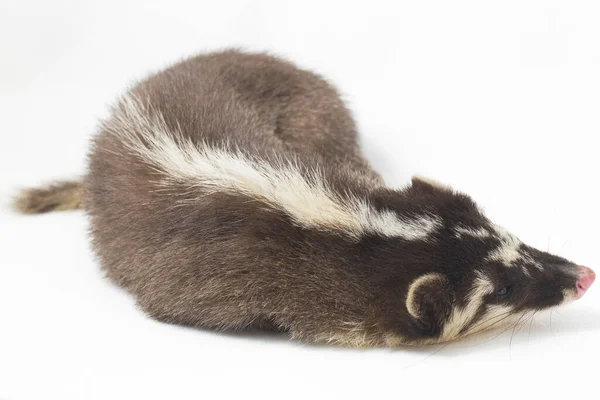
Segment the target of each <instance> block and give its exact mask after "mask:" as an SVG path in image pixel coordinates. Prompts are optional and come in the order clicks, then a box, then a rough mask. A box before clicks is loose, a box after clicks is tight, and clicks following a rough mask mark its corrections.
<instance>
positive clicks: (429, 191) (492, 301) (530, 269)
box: [405, 178, 595, 343]
mask: <svg viewBox="0 0 600 400" xmlns="http://www.w3.org/2000/svg"><path fill="white" fill-rule="evenodd" d="M407 194H408V196H409V197H412V199H411V200H412V201H411V202H412V203H413V204H420V205H421V206H422V211H421V212H423V210H426V211H427V212H428V213H431V214H432V215H435V216H437V217H439V219H440V220H441V221H442V225H441V227H440V229H439V230H438V231H436V232H434V233H432V234H431V235H430V236H429V237H428V238H427V239H426V240H425V241H424V243H421V244H420V245H419V246H413V248H414V249H416V250H415V251H412V252H410V255H409V257H408V258H409V259H410V260H412V265H413V266H414V271H416V273H417V275H415V276H413V278H412V280H411V281H410V282H408V283H407V290H406V301H405V307H406V311H407V313H408V314H409V315H410V317H411V318H412V322H413V324H414V325H413V330H411V331H410V332H411V334H410V335H409V336H411V339H410V341H414V342H415V343H423V342H443V341H449V340H454V339H457V338H460V337H464V336H467V335H470V334H473V333H476V332H479V331H482V330H484V329H487V328H490V327H493V326H497V325H500V324H502V323H505V322H506V321H510V320H514V318H515V317H517V318H518V317H520V316H522V315H523V314H524V313H526V312H528V311H538V310H543V309H546V308H549V307H554V306H557V305H560V304H562V303H565V302H568V301H571V300H574V299H578V298H580V297H581V296H583V294H584V293H585V291H586V290H587V289H588V288H589V287H590V286H591V285H592V283H593V281H594V278H595V274H594V272H593V271H592V270H591V269H589V268H587V267H583V266H578V265H576V264H574V263H572V262H570V261H568V260H566V259H564V258H561V257H558V256H555V255H552V254H549V253H547V252H544V251H540V250H537V249H535V248H533V247H530V246H528V245H526V244H524V243H522V242H521V241H520V240H519V239H518V238H517V237H516V236H514V235H513V234H511V233H510V232H508V231H507V230H505V229H503V228H502V227H500V226H498V225H496V224H494V223H493V222H491V221H490V220H489V219H488V218H486V217H485V216H484V215H483V213H482V212H481V210H480V209H479V208H478V207H477V205H476V204H475V203H474V202H473V201H472V200H471V199H470V198H469V197H467V196H466V195H464V194H461V193H456V192H454V191H452V190H451V189H450V188H448V187H445V186H442V185H439V184H436V183H434V182H430V181H425V180H422V179H419V178H415V179H413V184H412V187H411V188H409V189H408V191H407ZM405 254H406V253H405ZM405 270H406V268H405Z"/></svg>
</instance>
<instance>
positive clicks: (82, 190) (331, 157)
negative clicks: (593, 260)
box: [16, 50, 595, 347]
mask: <svg viewBox="0 0 600 400" xmlns="http://www.w3.org/2000/svg"><path fill="white" fill-rule="evenodd" d="M16 204H17V206H18V207H19V208H20V209H21V210H22V211H23V212H25V213H39V212H47V211H52V210H59V209H75V208H83V209H84V210H85V212H86V213H87V214H88V215H89V217H90V224H91V236H92V241H93V248H94V250H95V251H96V252H97V254H98V256H99V259H100V262H101V265H102V267H103V268H104V270H105V271H106V274H107V276H108V277H109V278H110V280H112V281H113V282H115V283H116V284H118V285H120V286H122V287H124V288H125V289H126V290H128V291H129V292H130V293H131V294H132V295H133V296H135V299H136V301H137V304H138V305H139V307H140V308H141V309H142V310H143V311H145V312H146V313H147V314H148V315H149V316H151V317H152V318H155V319H157V320H160V321H165V322H169V323H176V324H185V325H191V326H198V327H206V328H211V329H216V330H245V329H251V330H270V331H273V330H274V331H282V332H287V333H288V334H289V335H290V336H291V337H292V338H295V339H299V340H303V341H306V342H309V343H333V344H338V345H343V346H355V347H370V346H400V345H418V344H426V343H438V342H444V341H450V340H454V339H457V338H460V337H464V336H467V335H470V334H472V333H475V332H478V331H481V330H483V329H486V328H489V327H491V326H496V325H497V324H499V323H501V322H502V323H503V322H505V321H506V320H507V319H509V318H515V317H520V316H522V315H523V313H525V312H528V311H532V310H541V309H545V308H548V307H553V306H557V305H559V304H562V303H564V302H567V301H570V300H573V299H577V298H579V297H581V296H582V295H583V294H584V292H585V291H586V290H587V289H588V288H589V287H590V285H591V284H592V282H593V281H594V277H595V275H594V272H593V271H592V270H591V269H589V268H586V267H582V266H578V265H576V264H574V263H572V262H570V261H568V260H565V259H564V258H560V257H557V256H554V255H551V254H548V253H546V252H543V251H540V250H537V249H534V248H532V247H530V246H528V245H526V244H524V243H522V242H521V241H520V240H519V239H518V238H517V237H515V236H514V235H512V234H511V233H509V232H507V231H506V230H504V229H502V228H501V227H499V226H498V225H496V224H494V223H493V222H491V221H490V220H489V219H488V218H486V216H485V215H484V214H483V213H482V211H481V210H480V208H478V206H477V205H476V204H475V203H474V202H473V200H471V198H470V197H468V196H467V195H465V194H463V193H459V192H456V191H454V190H452V189H451V188H449V187H447V186H445V185H441V184H439V183H436V182H434V181H430V180H427V179H423V178H413V179H412V184H411V185H409V186H408V187H406V188H402V189H393V188H388V187H386V186H385V185H384V183H383V181H382V179H381V178H380V176H379V175H378V174H377V173H376V172H375V171H373V169H371V167H370V166H369V163H368V162H367V161H366V160H365V159H364V158H363V156H362V155H361V152H360V149H359V146H358V140H357V132H356V127H355V124H354V122H353V119H352V117H351V115H350V112H349V111H348V110H347V109H346V107H345V105H344V103H343V102H342V100H341V99H340V98H339V96H338V94H337V91H336V89H335V88H333V87H332V86H331V85H330V84H328V83H327V82H326V81H325V80H324V79H322V78H320V77H318V76H317V75H315V74H313V73H311V72H308V71H304V70H301V69H298V68H297V67H295V66H294V65H292V64H290V63H288V62H286V61H283V60H280V59H278V58H275V57H272V56H269V55H265V54H246V53H243V52H239V51H234V50H230V51H223V52H218V53H212V54H206V55H200V56H197V57H194V58H190V59H188V60H185V61H183V62H181V63H179V64H176V65H174V66H172V67H170V68H168V69H166V70H164V71H162V72H160V73H158V74H155V75H154V76H151V77H150V78H148V79H146V80H144V81H142V82H141V83H139V84H137V85H136V86H134V87H133V88H132V89H131V90H129V92H128V93H127V94H125V95H124V96H123V97H122V98H121V99H120V101H119V102H118V103H117V104H116V105H115V106H114V107H113V109H112V114H111V116H110V117H109V118H108V119H107V120H105V121H104V122H103V123H102V125H101V127H100V129H99V132H98V134H97V135H96V136H95V137H94V139H93V142H92V145H91V151H90V153H89V166H88V171H87V175H86V176H85V177H84V178H83V179H82V180H81V182H64V183H57V184H54V185H53V186H50V187H47V188H40V189H32V190H28V191H24V192H23V193H22V195H21V196H20V197H19V198H18V199H17V202H16Z"/></svg>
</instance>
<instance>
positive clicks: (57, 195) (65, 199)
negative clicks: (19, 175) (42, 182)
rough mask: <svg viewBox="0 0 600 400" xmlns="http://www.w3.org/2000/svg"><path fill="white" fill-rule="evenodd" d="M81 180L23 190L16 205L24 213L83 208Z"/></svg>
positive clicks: (16, 200) (15, 202)
mask: <svg viewBox="0 0 600 400" xmlns="http://www.w3.org/2000/svg"><path fill="white" fill-rule="evenodd" d="M82 192H83V190H82V187H81V182H57V183H55V184H52V185H49V186H47V187H44V188H35V189H26V190H23V191H22V192H21V193H20V194H19V196H18V197H17V198H16V199H15V201H14V205H15V208H16V209H17V210H19V211H20V212H22V213H23V214H42V213H47V212H52V211H68V210H77V209H80V208H81V196H82Z"/></svg>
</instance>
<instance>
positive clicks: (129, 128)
mask: <svg viewBox="0 0 600 400" xmlns="http://www.w3.org/2000/svg"><path fill="white" fill-rule="evenodd" d="M104 128H105V129H106V130H107V131H108V132H110V133H112V134H114V135H116V136H118V137H119V138H121V139H122V140H123V143H124V144H125V145H126V146H127V148H128V149H129V151H131V152H133V153H134V154H137V155H138V156H140V157H141V158H142V159H143V160H144V161H145V162H147V163H149V164H150V165H152V166H154V167H155V168H157V169H158V170H160V171H161V172H163V173H164V174H165V182H166V183H169V182H173V181H176V182H184V183H186V184H189V185H192V186H201V187H203V188H205V189H207V190H209V191H233V192H238V193H240V194H244V195H247V196H250V197H252V198H255V199H259V200H261V201H264V202H266V203H268V204H269V205H270V206H271V207H274V208H276V209H279V210H282V211H284V212H286V213H287V214H288V215H289V216H290V217H291V218H292V219H293V221H294V222H295V223H296V224H298V225H300V226H305V227H311V228H319V229H329V230H334V231H342V232H345V233H346V234H348V235H350V236H353V237H359V236H361V235H364V234H367V233H377V234H380V235H383V236H387V237H401V238H404V239H406V240H421V239H426V238H427V237H428V236H429V235H430V234H431V233H433V232H434V231H435V230H437V229H438V228H439V227H441V225H442V224H441V219H440V218H439V217H437V216H433V215H428V214H423V215H420V216H417V217H412V218H407V217H402V216H399V215H397V214H396V213H394V212H392V211H378V210H375V209H374V208H373V207H372V206H371V205H370V204H369V203H368V201H367V200H365V199H361V198H358V197H356V196H349V197H347V198H342V197H341V196H339V195H338V194H336V193H335V192H334V191H333V190H332V189H331V188H330V187H329V185H328V184H327V182H326V181H325V180H324V179H323V176H322V174H321V173H319V171H318V170H317V169H314V170H313V171H312V172H310V173H304V174H303V173H302V171H301V170H300V169H299V168H298V167H297V166H296V164H294V162H293V161H283V160H282V161H280V162H278V165H277V166H274V165H272V164H271V163H269V162H267V161H265V160H256V159H252V158H250V157H248V156H247V155H244V154H242V153H241V152H240V151H231V150H230V151H227V150H225V149H219V148H215V147H210V146H207V145H203V146H198V145H196V144H194V143H192V142H191V141H189V140H187V139H184V138H183V137H182V136H181V135H180V133H179V132H172V131H171V130H170V129H169V127H168V126H167V124H166V123H165V121H164V118H163V117H162V115H161V114H160V113H158V112H156V111H155V110H153V109H152V108H151V107H150V106H146V105H144V102H142V101H140V100H139V99H137V98H135V97H134V96H126V97H124V98H123V99H122V100H121V103H120V105H119V107H118V108H117V109H116V110H115V112H114V114H113V118H112V119H111V120H109V121H108V122H107V123H106V124H105V126H104Z"/></svg>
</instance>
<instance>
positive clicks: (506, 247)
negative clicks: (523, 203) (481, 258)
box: [487, 225, 522, 267]
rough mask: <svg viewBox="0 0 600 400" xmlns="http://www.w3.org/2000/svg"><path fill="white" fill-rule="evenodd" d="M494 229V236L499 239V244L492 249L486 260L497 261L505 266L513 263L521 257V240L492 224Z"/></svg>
mask: <svg viewBox="0 0 600 400" xmlns="http://www.w3.org/2000/svg"><path fill="white" fill-rule="evenodd" d="M492 227H493V229H494V231H495V235H494V236H495V237H496V238H497V239H498V240H500V246H498V247H497V248H496V249H495V250H493V251H492V252H491V253H490V254H489V255H488V257H487V260H488V261H498V262H501V263H502V264H504V265H505V266H507V267H511V266H513V265H514V263H515V261H518V260H520V259H521V258H522V255H521V253H520V252H519V250H520V248H521V241H520V240H519V239H518V238H517V237H516V236H515V235H513V234H511V233H510V232H508V231H507V230H506V229H504V228H502V227H500V226H498V225H493V226H492Z"/></svg>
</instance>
